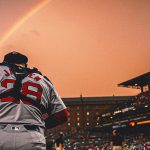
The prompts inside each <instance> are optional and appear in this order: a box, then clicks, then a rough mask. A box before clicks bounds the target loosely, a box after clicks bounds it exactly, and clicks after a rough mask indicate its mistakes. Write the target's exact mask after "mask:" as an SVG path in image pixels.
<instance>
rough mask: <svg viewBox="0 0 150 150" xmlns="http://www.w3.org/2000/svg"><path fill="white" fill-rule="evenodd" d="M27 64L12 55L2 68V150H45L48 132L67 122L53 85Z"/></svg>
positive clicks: (0, 130) (0, 72)
mask: <svg viewBox="0 0 150 150" xmlns="http://www.w3.org/2000/svg"><path fill="white" fill-rule="evenodd" d="M27 62H28V58H27V57H26V56H25V55H23V54H20V53H18V52H11V53H8V54H7V55H5V56H4V60H3V62H2V63H1V64H0V150H46V144H45V143H46V142H45V137H44V130H45V128H47V129H50V128H53V127H56V126H57V125H60V124H62V123H65V122H66V121H67V118H68V112H67V108H66V106H65V105H64V103H63V101H62V100H61V98H60V97H59V95H58V94H57V92H56V90H55V89H54V86H53V85H52V83H51V82H50V81H49V80H48V79H47V78H46V77H45V76H43V75H42V74H41V73H40V72H39V71H38V70H37V69H35V68H34V69H30V68H27ZM43 114H44V117H42V115H43Z"/></svg>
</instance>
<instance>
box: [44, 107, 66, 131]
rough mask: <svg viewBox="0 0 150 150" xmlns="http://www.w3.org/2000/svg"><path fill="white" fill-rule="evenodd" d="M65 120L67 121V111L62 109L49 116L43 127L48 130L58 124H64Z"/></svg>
mask: <svg viewBox="0 0 150 150" xmlns="http://www.w3.org/2000/svg"><path fill="white" fill-rule="evenodd" d="M67 120H68V111H67V109H64V110H61V111H60V112H57V113H55V114H53V115H49V116H48V117H47V118H46V119H45V126H46V128H48V129H50V128H53V127H56V126H58V125H60V124H63V123H65V122H66V121H67Z"/></svg>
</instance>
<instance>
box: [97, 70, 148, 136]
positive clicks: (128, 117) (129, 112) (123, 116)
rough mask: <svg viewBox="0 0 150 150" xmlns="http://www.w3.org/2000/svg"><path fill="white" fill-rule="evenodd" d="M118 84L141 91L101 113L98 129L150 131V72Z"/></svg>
mask: <svg viewBox="0 0 150 150" xmlns="http://www.w3.org/2000/svg"><path fill="white" fill-rule="evenodd" d="M118 86H119V87H127V88H136V89H140V90H141V92H140V93H139V94H138V95H136V96H134V97H132V99H129V100H128V101H126V102H123V103H121V104H117V105H116V106H115V107H114V108H112V109H110V110H109V111H106V112H105V113H102V114H100V115H99V116H98V117H99V118H100V125H99V126H98V127H97V129H101V130H102V131H105V129H106V130H113V129H119V130H122V131H124V132H128V130H129V132H141V133H146V134H147V133H150V131H149V128H150V72H147V73H145V74H142V75H140V76H137V77H135V78H132V79H130V80H128V81H125V82H122V83H119V84H118ZM106 114H107V115H106ZM125 129H126V130H125Z"/></svg>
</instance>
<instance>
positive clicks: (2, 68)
mask: <svg viewBox="0 0 150 150" xmlns="http://www.w3.org/2000/svg"><path fill="white" fill-rule="evenodd" d="M7 69H9V67H8V66H6V65H4V64H1V63H0V71H4V70H7Z"/></svg>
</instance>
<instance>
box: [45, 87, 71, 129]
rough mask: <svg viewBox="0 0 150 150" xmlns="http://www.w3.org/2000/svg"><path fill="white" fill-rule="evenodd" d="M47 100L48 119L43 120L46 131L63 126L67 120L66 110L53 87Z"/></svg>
mask: <svg viewBox="0 0 150 150" xmlns="http://www.w3.org/2000/svg"><path fill="white" fill-rule="evenodd" d="M49 99H50V101H49V104H50V106H49V111H48V117H47V118H46V119H45V125H46V127H47V128H48V129H49V128H53V127H56V126H58V125H60V124H63V123H65V122H66V121H67V120H68V111H67V108H66V106H65V104H64V103H63V101H62V99H61V98H60V96H59V95H58V93H57V92H56V91H55V89H54V87H53V86H52V88H51V91H50V98H49Z"/></svg>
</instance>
